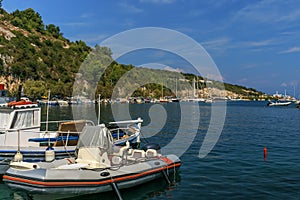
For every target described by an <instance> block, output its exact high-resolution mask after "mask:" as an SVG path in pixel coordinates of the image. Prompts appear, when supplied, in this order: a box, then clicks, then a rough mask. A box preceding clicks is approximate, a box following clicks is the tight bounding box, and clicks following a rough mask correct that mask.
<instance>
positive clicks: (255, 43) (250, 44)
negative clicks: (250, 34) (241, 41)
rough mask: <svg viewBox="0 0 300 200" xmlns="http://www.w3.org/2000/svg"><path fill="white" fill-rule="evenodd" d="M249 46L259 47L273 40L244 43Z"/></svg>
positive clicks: (272, 42)
mask: <svg viewBox="0 0 300 200" xmlns="http://www.w3.org/2000/svg"><path fill="white" fill-rule="evenodd" d="M246 44H247V45H248V46H250V47H261V46H268V45H270V44H274V41H273V40H263V41H254V42H248V43H246Z"/></svg>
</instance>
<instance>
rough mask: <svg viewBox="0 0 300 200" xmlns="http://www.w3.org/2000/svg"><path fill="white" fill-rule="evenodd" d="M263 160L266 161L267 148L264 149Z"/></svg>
mask: <svg viewBox="0 0 300 200" xmlns="http://www.w3.org/2000/svg"><path fill="white" fill-rule="evenodd" d="M264 160H267V147H265V148H264Z"/></svg>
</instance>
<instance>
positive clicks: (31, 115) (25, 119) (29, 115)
mask: <svg viewBox="0 0 300 200" xmlns="http://www.w3.org/2000/svg"><path fill="white" fill-rule="evenodd" d="M35 126H37V127H38V126H40V124H39V110H24V111H17V112H16V113H15V116H14V119H13V122H12V124H11V127H10V129H22V128H31V127H35Z"/></svg>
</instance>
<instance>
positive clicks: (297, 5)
mask: <svg viewBox="0 0 300 200" xmlns="http://www.w3.org/2000/svg"><path fill="white" fill-rule="evenodd" d="M2 4H3V8H4V9H6V10H7V11H8V12H13V11H14V10H16V9H19V10H24V9H26V8H33V9H34V10H36V11H37V12H38V13H39V14H40V15H41V16H42V18H43V20H44V22H45V24H55V25H57V26H59V27H60V29H61V32H62V33H63V34H64V36H65V37H67V38H69V39H70V40H72V41H75V40H83V41H85V42H86V43H87V44H88V45H90V46H92V47H93V46H95V45H96V44H100V43H101V42H102V41H104V40H105V39H107V38H109V37H111V36H114V35H115V34H118V33H121V32H123V31H127V30H131V29H135V28H143V27H161V28H166V29H170V30H174V31H177V32H179V33H182V34H184V35H186V36H187V37H190V38H192V39H193V40H195V41H196V42H197V43H199V44H200V45H202V46H203V47H204V49H205V50H206V51H207V53H208V54H209V55H210V56H211V58H212V59H213V61H214V62H215V64H216V66H217V67H218V69H219V71H220V72H221V76H222V78H223V79H224V81H225V82H228V83H232V84H239V85H243V86H246V87H253V88H256V89H258V90H261V91H264V92H266V93H269V94H273V93H275V92H276V91H278V92H279V93H284V91H285V90H286V91H287V93H288V94H291V95H294V92H295V93H296V96H297V97H298V96H299V95H300V75H299V74H300V1H297V0H265V1H256V0H252V1H241V0H217V1H216V0H206V1H199V0H117V1H104V0H86V1H79V0H63V1H61V0H43V1H40V0H26V1H24V0H4V1H3V3H2ZM163 37H164V35H162V38H163ZM151 55H152V57H151V59H154V57H155V55H157V60H155V63H159V59H162V57H163V56H164V54H162V53H157V52H156V53H152V54H151ZM172 56H173V55H172ZM172 56H170V55H169V59H170V57H172ZM129 57H130V59H129ZM129 57H128V60H126V59H122V60H121V61H122V63H125V64H130V63H131V64H135V65H140V64H142V62H143V61H141V57H142V56H141V54H138V56H136V57H135V56H133V55H130V56H129ZM134 57H135V58H136V63H135V59H133V58H134ZM145 57H147V56H145ZM148 57H149V56H148ZM151 59H150V58H148V61H147V62H150V61H151ZM172 60H173V61H174V60H176V59H172ZM126 62H127V63H126ZM145 63H146V61H145ZM169 65H170V66H168V67H170V68H171V67H172V68H176V69H179V68H181V69H179V70H181V71H187V72H188V70H187V69H186V68H184V66H183V65H184V64H182V66H181V64H180V61H178V62H177V64H174V63H173V65H172V63H170V64H169Z"/></svg>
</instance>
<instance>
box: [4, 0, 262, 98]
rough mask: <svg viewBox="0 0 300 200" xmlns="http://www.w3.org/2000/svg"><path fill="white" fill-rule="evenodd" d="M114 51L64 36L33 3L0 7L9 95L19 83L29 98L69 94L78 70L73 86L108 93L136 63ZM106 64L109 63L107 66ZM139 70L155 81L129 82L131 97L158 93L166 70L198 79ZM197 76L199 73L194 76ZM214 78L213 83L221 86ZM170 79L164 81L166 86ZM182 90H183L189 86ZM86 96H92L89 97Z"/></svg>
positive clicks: (243, 91) (251, 93) (251, 92)
mask: <svg viewBox="0 0 300 200" xmlns="http://www.w3.org/2000/svg"><path fill="white" fill-rule="evenodd" d="M0 6H1V1H0ZM92 50H93V51H92ZM112 53H113V52H111V50H110V49H109V48H107V47H100V46H98V45H97V46H95V47H93V48H92V47H89V46H87V45H86V43H85V42H84V41H70V40H68V39H67V38H65V37H64V36H63V33H62V32H61V31H60V28H59V27H58V26H56V25H54V24H44V22H43V20H42V17H41V16H40V14H39V13H37V12H35V11H34V10H33V9H31V8H29V9H26V10H24V11H19V10H16V11H14V12H12V13H7V12H6V11H5V10H3V9H0V83H4V84H5V86H6V88H7V89H8V90H9V94H10V95H11V96H16V94H17V92H18V89H19V88H21V87H19V86H22V88H23V89H24V93H25V94H26V95H28V96H30V97H36V98H38V97H41V96H43V95H47V91H48V90H49V89H50V90H51V93H52V94H53V95H59V96H63V97H64V96H71V95H72V93H73V84H74V81H75V78H76V76H78V75H81V76H83V77H84V78H85V79H86V81H85V82H83V81H82V82H80V80H77V81H79V83H80V84H77V87H76V88H75V90H78V91H85V92H86V93H87V94H90V93H89V90H95V88H97V90H96V96H97V95H98V93H101V95H102V97H103V98H110V97H111V96H112V94H113V89H114V88H115V87H116V84H117V83H118V81H119V79H120V78H121V77H123V75H124V74H126V73H127V72H128V71H133V70H132V69H134V68H135V67H134V66H132V65H124V64H120V63H117V62H115V61H113V60H112V57H111V56H112ZM84 61H85V62H84ZM106 65H109V67H107V68H106ZM80 67H81V69H80ZM104 68H106V69H105V70H104ZM79 69H80V70H79ZM101 69H103V71H101ZM142 71H143V72H141V70H134V72H132V73H133V76H134V77H141V76H143V78H144V79H146V80H152V82H153V83H149V84H145V85H136V83H128V87H131V88H133V86H136V88H135V91H134V93H133V95H135V96H152V97H156V98H158V97H160V96H161V95H162V86H161V84H160V83H163V82H167V81H168V80H166V78H165V77H166V76H168V75H170V77H182V78H184V79H186V80H188V81H189V84H190V85H191V83H192V81H193V79H194V78H197V77H196V76H195V75H192V74H179V73H176V72H167V71H164V73H161V72H162V71H158V70H153V69H143V70H142ZM145 71H146V73H145ZM154 74H164V76H160V77H156V79H155V78H154V77H155V76H154ZM100 75H101V76H100ZM164 78H165V79H164ZM133 80H138V78H133ZM198 80H203V78H202V77H198ZM91 83H97V84H96V85H93V84H91ZM213 83H214V84H213V86H214V87H218V85H223V84H220V83H217V82H213ZM168 84H169V85H172V86H170V88H167V87H165V88H163V91H164V95H166V96H172V95H174V85H175V83H174V81H173V82H169V83H168ZM168 84H166V83H165V85H167V86H169V85H168ZM141 86H142V87H141ZM224 86H225V89H226V90H228V91H229V92H231V93H234V94H236V95H237V96H242V97H245V98H246V97H251V98H257V97H258V96H260V95H262V93H261V92H258V91H256V90H255V89H248V88H245V87H242V86H238V85H231V84H226V83H225V84H224ZM172 87H173V89H172ZM179 87H180V86H179ZM197 88H200V89H202V90H204V89H205V88H207V85H206V82H204V81H202V82H198V83H197ZM171 90H172V91H171ZM185 90H186V91H185V94H186V93H187V89H185ZM124 92H125V91H124ZM182 94H184V93H182ZM89 98H94V97H92V96H89Z"/></svg>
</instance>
